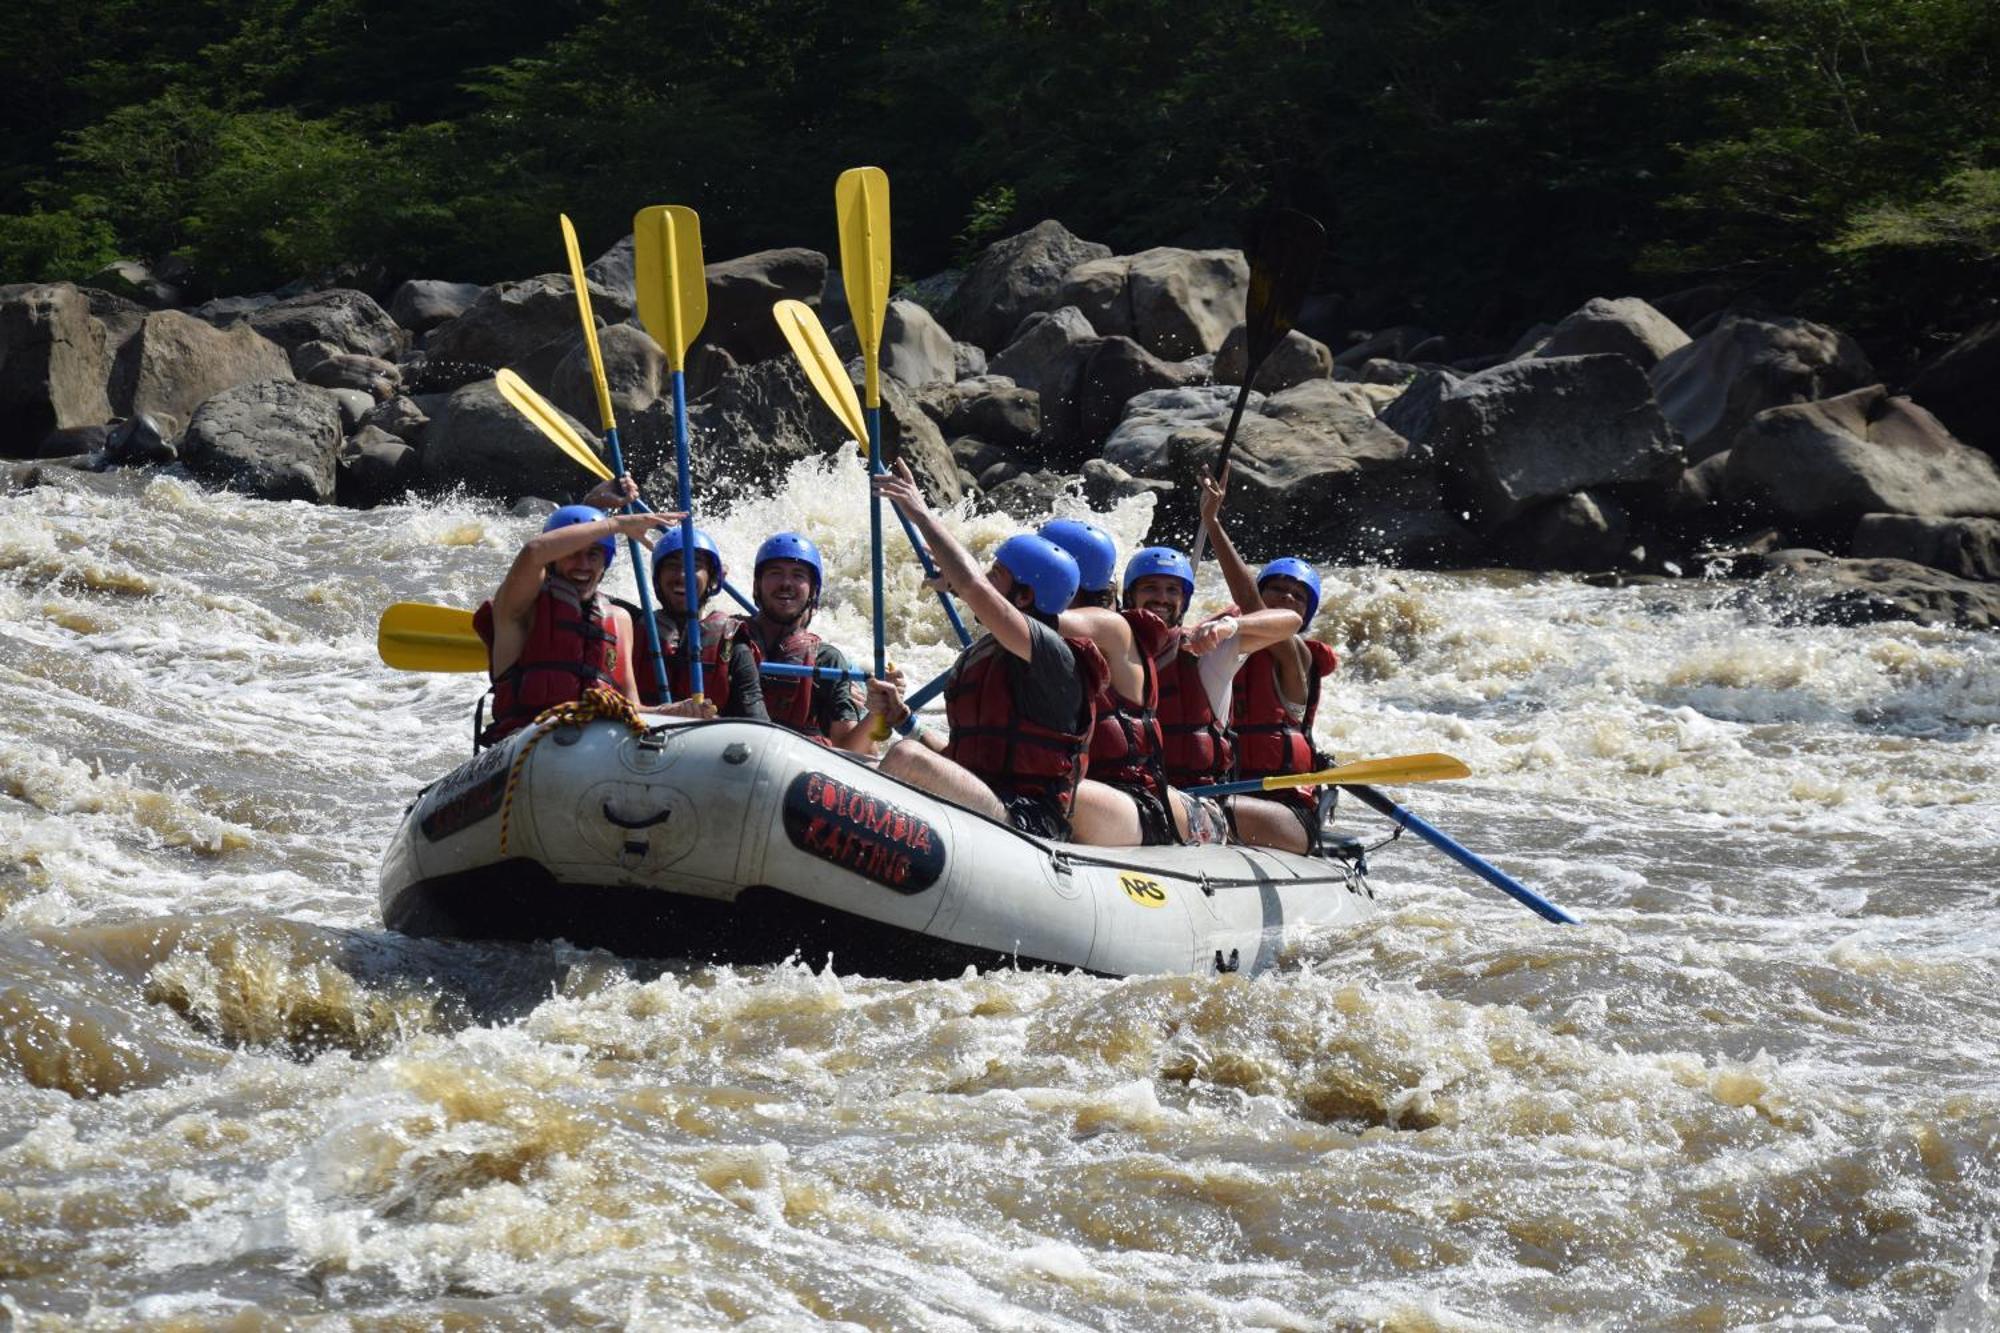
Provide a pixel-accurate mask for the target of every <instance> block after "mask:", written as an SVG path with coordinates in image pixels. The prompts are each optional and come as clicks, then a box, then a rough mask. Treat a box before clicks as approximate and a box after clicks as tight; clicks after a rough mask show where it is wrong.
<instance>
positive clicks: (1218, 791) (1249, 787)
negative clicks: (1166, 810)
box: [1181, 778, 1264, 796]
mask: <svg viewBox="0 0 2000 1333" xmlns="http://www.w3.org/2000/svg"><path fill="white" fill-rule="evenodd" d="M1181 790H1182V792H1183V793H1184V794H1185V795H1188V796H1237V795H1240V794H1242V793H1243V792H1246V791H1262V790H1264V779H1262V778H1245V779H1244V780H1243V781H1241V782H1211V783H1209V784H1208V785H1207V786H1206V787H1183V788H1182V789H1181Z"/></svg>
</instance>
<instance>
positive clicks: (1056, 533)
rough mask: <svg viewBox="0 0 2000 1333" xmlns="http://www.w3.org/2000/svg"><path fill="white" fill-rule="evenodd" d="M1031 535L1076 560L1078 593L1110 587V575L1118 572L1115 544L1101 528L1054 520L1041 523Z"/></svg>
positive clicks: (1078, 520) (1079, 521) (1080, 521)
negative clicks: (1078, 580) (1048, 542)
mask: <svg viewBox="0 0 2000 1333" xmlns="http://www.w3.org/2000/svg"><path fill="white" fill-rule="evenodd" d="M1035 535H1036V536H1038V537H1042V538H1044V539H1046V540H1048V541H1052V542H1054V543H1055V544H1056V545H1057V546H1060V547H1062V548H1063V550H1065V551H1068V552H1069V553H1070V554H1071V555H1072V556H1074V557H1075V558H1076V568H1077V574H1078V576H1079V578H1080V580H1081V581H1080V582H1079V583H1078V584H1077V585H1076V586H1077V588H1078V590H1079V591H1081V592H1104V591H1106V590H1107V589H1109V588H1110V587H1111V576H1112V574H1113V573H1114V572H1116V570H1117V569H1118V543H1117V542H1115V541H1112V540H1111V534H1110V533H1108V532H1106V531H1105V530H1104V529H1103V528H1100V527H1098V526H1097V525H1096V524H1095V523H1086V522H1084V521H1083V520H1082V519H1080V518H1057V519H1051V520H1050V521H1048V522H1047V523H1044V524H1042V526H1041V527H1039V528H1037V529H1036V530H1035Z"/></svg>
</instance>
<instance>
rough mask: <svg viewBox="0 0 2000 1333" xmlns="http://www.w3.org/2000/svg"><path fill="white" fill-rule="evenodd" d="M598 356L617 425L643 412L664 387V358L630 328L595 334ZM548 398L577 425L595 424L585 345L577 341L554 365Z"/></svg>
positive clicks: (594, 379)
mask: <svg viewBox="0 0 2000 1333" xmlns="http://www.w3.org/2000/svg"><path fill="white" fill-rule="evenodd" d="M597 350H598V355H599V356H601V357H602V358H603V359H604V381H605V383H606V384H607V385H609V386H610V389H611V407H612V410H613V411H614V412H616V413H617V416H618V420H620V421H624V420H626V419H627V418H629V417H631V416H632V415H633V414H634V413H638V412H643V411H645V410H646V409H647V408H648V407H650V406H652V405H653V404H654V403H655V402H658V401H659V398H660V394H661V392H662V391H663V389H664V387H665V386H666V384H667V382H668V380H667V354H666V353H665V352H663V351H661V350H660V345H659V344H658V343H656V342H654V341H653V339H652V337H651V336H650V335H648V334H647V332H646V331H645V330H644V329H642V328H640V327H639V326H638V325H636V324H613V325H611V326H610V327H609V328H603V329H599V330H598V331H597ZM549 398H550V400H551V401H552V402H554V403H555V405H556V406H557V407H560V408H561V409H562V410H563V411H565V412H567V413H569V414H570V415H571V416H573V417H575V418H577V419H578V420H579V421H601V420H602V419H603V412H602V411H601V410H600V409H599V407H598V405H597V377H596V375H595V374H594V373H593V372H592V370H591V366H590V345H589V344H588V343H586V342H585V341H584V340H583V339H582V338H580V337H579V338H578V339H577V340H576V344H575V345H574V346H573V347H571V348H570V350H569V353H568V354H567V355H566V356H564V357H563V359H562V360H561V361H560V362H559V363H557V365H556V369H555V374H554V376H553V378H552V382H551V383H550V386H549Z"/></svg>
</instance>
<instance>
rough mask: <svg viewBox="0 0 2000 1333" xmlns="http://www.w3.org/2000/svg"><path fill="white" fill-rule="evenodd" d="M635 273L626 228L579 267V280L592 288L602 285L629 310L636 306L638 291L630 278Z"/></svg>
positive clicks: (634, 256) (635, 260) (629, 238)
mask: <svg viewBox="0 0 2000 1333" xmlns="http://www.w3.org/2000/svg"><path fill="white" fill-rule="evenodd" d="M637 275H638V259H637V251H636V250H635V249H634V246H633V240H632V233H631V232H629V231H628V232H626V233H625V239H624V240H622V241H620V242H618V244H616V245H614V246H612V247H611V248H610V249H609V250H606V251H605V252H604V253H603V254H601V255H599V256H598V257H597V258H595V259H593V260H591V261H590V263H588V264H586V265H585V266H584V269H583V280H584V281H585V282H587V283H589V284H590V285H591V287H592V288H593V289H595V288H599V287H602V288H603V289H604V290H605V291H607V292H610V293H611V294H612V296H614V297H616V298H617V299H618V301H619V302H620V303H621V304H623V305H624V306H625V307H626V308H628V309H632V310H636V309H638V308H639V292H638V287H637V285H636V284H635V281H634V279H635V278H636V277H637Z"/></svg>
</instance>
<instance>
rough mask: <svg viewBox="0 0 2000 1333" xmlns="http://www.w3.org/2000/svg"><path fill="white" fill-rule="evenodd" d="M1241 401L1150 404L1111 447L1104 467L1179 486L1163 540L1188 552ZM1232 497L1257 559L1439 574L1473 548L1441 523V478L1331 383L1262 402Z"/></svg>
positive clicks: (1251, 410) (1236, 465)
mask: <svg viewBox="0 0 2000 1333" xmlns="http://www.w3.org/2000/svg"><path fill="white" fill-rule="evenodd" d="M1236 392H1237V391H1236V390H1235V389H1233V388H1230V387H1228V386H1224V385H1204V386H1197V387H1187V388H1181V389H1168V390H1160V391H1156V392H1153V393H1146V394H1141V395H1139V396H1138V397H1136V398H1134V399H1133V400H1132V401H1131V403H1130V404H1128V405H1127V409H1126V417H1125V420H1124V421H1122V422H1121V423H1120V424H1119V427H1118V429H1117V430H1116V431H1114V432H1113V433H1112V436H1111V438H1110V439H1109V440H1107V441H1106V443H1105V449H1104V455H1103V459H1102V461H1103V462H1104V463H1105V464H1107V465H1109V466H1112V467H1116V468H1118V469H1120V470H1121V471H1122V472H1123V473H1126V474H1129V475H1130V476H1132V477H1134V478H1139V479H1145V480H1157V481H1172V482H1174V483H1175V486H1174V489H1173V491H1171V492H1168V493H1165V494H1163V495H1162V496H1161V497H1160V498H1161V500H1162V503H1161V505H1160V506H1159V507H1158V508H1157V509H1156V510H1155V515H1154V517H1155V521H1154V527H1153V531H1154V534H1155V536H1157V537H1160V538H1161V539H1163V540H1173V541H1176V542H1181V541H1185V540H1186V539H1187V535H1188V533H1190V532H1191V531H1192V530H1193V526H1194V498H1195V496H1196V495H1197V494H1198V491H1197V488H1196V484H1195V481H1196V478H1197V476H1198V475H1200V474H1202V473H1205V472H1207V471H1209V470H1210V469H1211V468H1212V467H1213V465H1214V460H1215V456H1216V452H1217V451H1218V450H1219V448H1220V447H1221V443H1222V438H1223V435H1224V433H1225V431H1226V429H1227V425H1228V420H1229V415H1230V411H1231V408H1232V405H1233V403H1234V400H1235V396H1236ZM1229 488H1230V500H1229V514H1230V528H1231V532H1232V534H1233V535H1235V536H1236V537H1237V539H1238V542H1239V544H1240V545H1242V546H1243V548H1244V549H1245V551H1246V552H1247V553H1251V554H1253V555H1260V556H1270V555H1277V554H1280V553H1283V552H1287V551H1290V552H1299V551H1304V552H1309V553H1312V554H1315V555H1320V556H1342V557H1349V558H1358V559H1371V560H1372V559H1385V558H1386V559H1394V560H1403V561H1409V562H1413V563H1436V562H1438V561H1439V560H1442V559H1446V558H1448V557H1451V556H1455V555H1457V554H1461V553H1462V552H1463V551H1464V550H1465V549H1467V547H1468V545H1469V544H1470V537H1469V534H1467V533H1465V532H1464V531H1463V529H1462V528H1461V527H1460V525H1458V524H1457V522H1456V521H1455V520H1449V521H1448V519H1447V516H1442V515H1438V511H1439V509H1440V505H1441V504H1442V500H1441V498H1440V495H1439V490H1438V484H1437V478H1436V476H1435V474H1434V472H1433V471H1432V470H1431V469H1430V468H1428V467H1427V466H1425V465H1423V464H1422V463H1421V462H1419V461H1417V460H1414V459H1412V458H1411V457H1410V449H1409V445H1408V443H1407V442H1406V441H1405V440H1404V439H1403V438H1402V437H1401V436H1399V435H1397V434H1396V433H1395V432H1394V431H1393V430H1390V429H1389V428H1388V427H1387V426H1385V425H1383V424H1382V422H1381V421H1380V420H1379V419H1378V418H1377V417H1376V415H1375V413H1374V410H1373V405H1372V404H1371V403H1370V402H1369V401H1368V400H1367V398H1366V397H1365V396H1364V395H1362V394H1361V393H1359V392H1358V391H1356V390H1354V389H1353V388H1352V387H1351V386H1347V385H1341V384H1336V383H1334V382H1333V381H1331V380H1316V381H1311V382H1309V383H1306V384H1302V385H1298V386H1296V387H1295V388H1292V389H1289V390H1287V391H1285V392H1283V393H1278V394H1272V395H1269V396H1265V395H1262V394H1259V393H1256V392H1255V391H1254V390H1253V391H1252V393H1251V395H1250V399H1249V402H1248V403H1247V405H1246V407H1245V412H1244V417H1243V421H1242V424H1241V425H1240V426H1239V428H1238V430H1237V436H1236V447H1235V450H1234V452H1233V453H1232V454H1231V456H1230V481H1229ZM1432 515H1438V516H1437V517H1435V518H1433V517H1431V516H1432Z"/></svg>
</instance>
